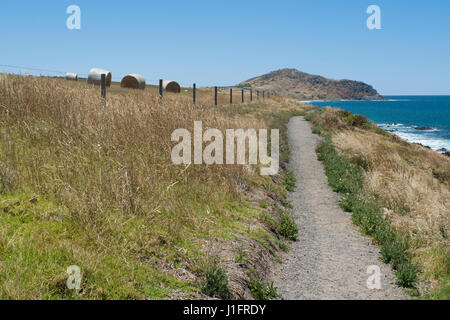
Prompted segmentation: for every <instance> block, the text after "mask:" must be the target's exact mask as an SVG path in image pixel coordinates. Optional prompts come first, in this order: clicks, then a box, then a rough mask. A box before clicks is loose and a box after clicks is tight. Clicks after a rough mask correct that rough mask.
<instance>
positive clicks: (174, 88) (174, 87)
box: [163, 80, 181, 93]
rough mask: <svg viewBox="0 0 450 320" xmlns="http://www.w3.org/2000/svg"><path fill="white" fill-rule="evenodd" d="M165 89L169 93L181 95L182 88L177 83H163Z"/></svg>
mask: <svg viewBox="0 0 450 320" xmlns="http://www.w3.org/2000/svg"><path fill="white" fill-rule="evenodd" d="M163 89H164V90H165V91H167V92H173V93H180V92H181V87H180V85H179V84H178V83H177V82H176V81H172V80H165V81H163Z"/></svg>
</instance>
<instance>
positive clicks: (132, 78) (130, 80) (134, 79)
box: [120, 73, 145, 90]
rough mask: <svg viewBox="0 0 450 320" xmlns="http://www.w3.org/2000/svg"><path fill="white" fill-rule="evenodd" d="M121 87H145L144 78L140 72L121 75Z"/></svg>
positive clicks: (142, 88)
mask: <svg viewBox="0 0 450 320" xmlns="http://www.w3.org/2000/svg"><path fill="white" fill-rule="evenodd" d="M120 86H121V87H122V88H132V89H141V90H144V89H145V79H144V77H143V76H141V75H140V74H136V73H133V74H129V75H126V76H125V77H123V79H122V81H121V82H120Z"/></svg>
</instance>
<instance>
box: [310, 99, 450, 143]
mask: <svg viewBox="0 0 450 320" xmlns="http://www.w3.org/2000/svg"><path fill="white" fill-rule="evenodd" d="M386 98H387V99H388V100H386V101H303V102H304V103H308V104H312V105H315V106H318V107H324V106H332V107H336V108H340V109H344V110H347V111H350V112H353V113H357V114H361V115H363V116H365V117H367V118H368V119H369V120H371V121H372V122H374V123H375V124H377V125H378V126H379V127H380V128H382V129H384V130H387V131H389V132H391V133H393V134H395V135H397V136H399V137H400V138H402V139H404V140H406V141H408V142H415V143H420V144H422V145H424V146H427V147H430V148H431V149H433V150H435V151H439V152H444V149H445V150H447V151H450V96H386Z"/></svg>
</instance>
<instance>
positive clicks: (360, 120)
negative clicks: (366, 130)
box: [342, 114, 369, 127]
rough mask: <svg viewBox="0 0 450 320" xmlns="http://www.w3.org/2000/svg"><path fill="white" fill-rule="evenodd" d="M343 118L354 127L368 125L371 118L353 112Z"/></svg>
mask: <svg viewBox="0 0 450 320" xmlns="http://www.w3.org/2000/svg"><path fill="white" fill-rule="evenodd" d="M342 120H344V122H346V123H348V124H350V125H351V126H353V127H362V126H363V125H367V124H368V123H369V120H367V118H366V117H364V116H362V115H360V114H351V115H349V116H347V117H344V118H343V119H342Z"/></svg>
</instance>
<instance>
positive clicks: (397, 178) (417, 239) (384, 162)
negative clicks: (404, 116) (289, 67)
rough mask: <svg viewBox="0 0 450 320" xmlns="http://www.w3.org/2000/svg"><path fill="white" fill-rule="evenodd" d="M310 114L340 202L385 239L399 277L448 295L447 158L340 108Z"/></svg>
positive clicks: (421, 292)
mask: <svg viewBox="0 0 450 320" xmlns="http://www.w3.org/2000/svg"><path fill="white" fill-rule="evenodd" d="M307 118H308V120H310V121H312V122H313V124H314V129H313V130H314V132H316V133H320V134H322V135H323V136H324V142H323V144H322V145H321V146H320V147H319V148H318V150H317V151H318V154H319V158H320V160H322V161H323V162H324V166H325V169H326V172H327V175H328V178H329V183H330V186H331V187H332V188H333V189H334V190H335V191H336V192H339V193H341V194H342V195H343V198H342V200H341V207H342V208H343V209H345V210H346V211H349V212H352V215H353V221H354V222H355V224H357V225H359V226H360V227H361V229H362V231H363V232H364V233H365V234H368V235H370V236H371V237H373V238H374V241H375V243H377V244H379V245H380V247H381V253H382V259H383V261H384V262H386V263H390V264H392V266H393V267H394V269H395V270H396V276H397V281H398V284H399V285H401V286H404V287H407V288H411V289H412V290H410V293H411V294H413V295H418V296H420V297H422V298H428V299H450V291H449V290H450V283H449V281H450V241H449V238H448V235H449V227H450V212H449V208H450V159H449V158H448V157H446V156H443V155H439V154H437V153H436V152H433V151H431V150H429V149H426V148H424V147H422V146H419V145H415V144H409V143H406V142H404V141H402V140H400V139H398V138H396V137H395V136H393V135H391V134H389V133H387V132H385V131H383V130H381V129H379V128H378V127H376V126H375V125H373V124H372V123H370V122H369V121H367V119H365V118H364V117H362V116H359V115H354V114H351V113H349V112H346V111H343V110H338V109H332V108H325V109H320V110H316V111H314V112H312V113H309V114H308V116H307Z"/></svg>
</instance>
